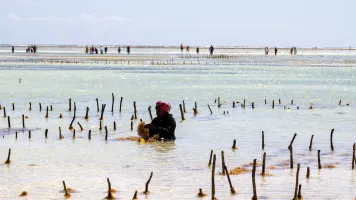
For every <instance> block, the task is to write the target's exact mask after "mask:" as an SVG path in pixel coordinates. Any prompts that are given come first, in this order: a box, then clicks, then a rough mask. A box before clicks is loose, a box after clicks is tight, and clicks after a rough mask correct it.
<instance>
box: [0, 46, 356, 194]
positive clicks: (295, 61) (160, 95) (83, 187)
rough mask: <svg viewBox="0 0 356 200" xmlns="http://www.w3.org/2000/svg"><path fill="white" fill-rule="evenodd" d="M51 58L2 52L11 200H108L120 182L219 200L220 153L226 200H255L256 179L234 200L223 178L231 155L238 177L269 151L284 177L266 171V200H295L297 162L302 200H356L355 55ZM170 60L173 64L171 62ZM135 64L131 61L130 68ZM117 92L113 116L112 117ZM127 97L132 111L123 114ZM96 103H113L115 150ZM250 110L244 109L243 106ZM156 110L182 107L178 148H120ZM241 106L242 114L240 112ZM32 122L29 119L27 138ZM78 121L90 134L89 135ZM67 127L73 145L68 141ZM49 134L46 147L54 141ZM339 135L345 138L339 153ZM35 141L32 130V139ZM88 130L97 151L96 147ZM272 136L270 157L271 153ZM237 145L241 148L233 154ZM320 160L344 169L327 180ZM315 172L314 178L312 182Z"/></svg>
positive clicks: (1, 187) (6, 179) (127, 188)
mask: <svg viewBox="0 0 356 200" xmlns="http://www.w3.org/2000/svg"><path fill="white" fill-rule="evenodd" d="M51 48H53V47H51ZM53 49H54V50H53V52H49V51H47V52H39V53H38V54H35V55H33V54H26V53H18V54H14V55H12V54H11V53H7V52H2V53H0V60H1V62H0V85H1V89H0V104H1V106H2V107H3V108H4V107H6V112H7V116H10V117H11V128H10V129H9V128H8V124H7V118H4V117H3V109H2V110H0V115H1V117H0V135H1V138H0V147H1V148H0V155H2V157H3V162H5V160H6V158H7V152H8V149H9V148H11V151H12V154H11V161H12V163H11V164H10V165H0V173H1V175H2V178H1V179H0V198H1V199H16V198H20V197H18V195H19V194H20V193H21V192H22V191H23V190H26V191H27V192H28V193H29V194H28V197H26V198H27V199H62V198H64V196H63V195H64V194H63V193H61V190H63V187H62V181H63V180H64V181H66V184H67V187H70V188H73V189H74V190H75V193H72V197H71V199H103V198H104V197H105V196H106V195H107V182H106V178H110V181H111V183H112V187H113V188H115V189H116V190H118V192H117V193H115V194H114V196H115V197H117V198H119V199H132V196H133V194H134V192H135V190H138V192H139V196H138V197H139V199H199V198H198V197H197V196H196V195H197V193H198V189H199V188H203V191H204V192H206V193H207V194H208V197H205V198H206V199H209V198H211V168H209V167H208V161H209V155H210V150H214V153H215V154H216V156H217V163H216V176H215V184H216V197H217V198H218V199H251V197H252V196H253V193H252V179H251V172H249V173H246V174H241V175H231V176H230V178H231V181H232V184H233V186H234V187H235V189H236V191H237V194H236V195H230V189H229V183H228V181H227V177H226V176H221V175H219V174H218V173H219V172H221V171H222V169H221V168H222V167H221V151H222V150H223V151H224V154H225V162H226V165H227V167H228V169H229V170H230V169H233V168H235V167H241V166H243V165H246V164H249V163H250V162H252V161H253V159H257V162H259V163H261V162H262V155H263V153H264V152H266V154H267V159H266V166H267V167H268V166H275V167H276V168H275V169H273V170H272V169H267V171H268V172H269V173H271V174H273V176H270V177H262V176H261V175H260V173H261V170H262V169H261V167H260V166H259V167H257V172H256V185H257V195H258V196H259V198H260V199H291V198H293V196H294V189H295V177H296V168H297V163H300V167H301V168H300V176H299V183H300V184H302V195H303V196H304V199H353V198H355V196H356V189H355V186H356V180H355V178H356V171H355V170H354V171H353V170H352V169H351V163H352V145H353V144H354V142H355V138H356V137H355V133H356V125H355V123H354V122H355V120H356V117H355V116H356V108H355V106H354V105H355V103H356V97H355V94H356V81H355V77H356V70H355V69H356V68H355V64H354V60H355V58H356V56H355V55H354V52H353V51H349V50H327V51H326V50H325V51H326V53H325V51H324V52H323V50H305V51H304V52H303V50H300V51H298V55H295V56H290V55H287V53H285V54H282V55H279V56H277V57H275V56H272V55H270V56H264V55H263V51H260V50H228V49H226V50H224V51H222V52H217V54H219V53H221V54H224V55H230V56H231V57H230V58H208V57H206V52H203V55H201V57H197V56H196V55H195V54H193V53H191V55H190V56H189V55H186V53H184V54H183V55H181V54H180V52H179V51H176V50H175V49H168V50H167V49H165V48H162V49H159V50H157V49H140V51H142V52H133V53H132V54H131V55H116V54H115V53H114V52H112V53H111V52H109V54H108V55H104V56H106V58H105V59H109V60H110V61H109V63H108V62H107V61H105V62H104V61H102V60H103V59H102V58H100V55H99V56H91V55H84V54H83V53H80V52H79V50H80V49H77V48H68V49H65V48H64V49H63V48H58V47H57V48H53ZM234 51H237V52H238V53H234ZM239 51H244V52H239ZM286 52H287V51H286ZM50 58H52V59H60V60H65V61H77V60H81V61H82V62H81V63H74V62H73V63H60V62H57V63H55V62H49V61H48V59H50ZM45 59H47V61H45ZM171 59H173V62H172V63H169V62H168V61H169V60H171ZM122 60H124V62H122ZM127 60H130V61H131V62H130V63H126V61H127ZM152 62H153V63H156V64H152ZM157 62H159V64H157ZM20 79H21V82H20ZM112 93H113V94H114V96H115V101H114V107H113V108H114V112H111V107H112V101H111V98H112ZM121 97H123V104H122V112H121V113H119V102H120V98H121ZM218 97H220V99H221V102H222V106H221V107H220V108H219V107H218V106H217V103H215V99H217V98H218ZM69 98H72V102H73V103H74V102H75V103H76V108H77V111H76V116H77V118H76V120H75V122H74V123H73V126H74V128H75V129H76V139H75V140H73V139H72V134H73V132H72V131H71V130H69V129H68V127H69V124H70V122H71V120H72V118H73V115H74V112H73V105H72V111H71V112H70V111H68V107H69V105H68V104H69V103H68V102H69V100H68V99H69ZM96 98H98V99H99V104H100V107H101V104H106V109H105V112H104V120H103V127H104V126H107V128H108V133H109V134H108V141H105V139H104V138H105V131H104V129H103V130H99V118H100V112H97V105H96ZM244 99H245V101H246V107H245V109H243V108H242V107H241V103H242V102H243V101H244ZM265 99H266V101H267V104H265ZM279 99H280V100H281V104H279V102H278V100H279ZM158 100H164V101H168V102H169V103H170V104H171V105H172V114H173V116H174V117H175V119H176V121H177V129H176V137H177V140H176V141H175V142H155V143H145V144H142V143H138V142H132V141H118V140H117V138H119V137H127V136H136V135H137V133H136V127H137V124H138V122H139V119H142V120H143V121H145V122H147V123H148V122H149V120H150V118H149V114H148V109H147V108H148V106H149V105H154V104H155V102H156V101H158ZM183 100H184V101H185V105H186V110H187V113H185V118H186V120H184V121H181V119H180V111H179V104H181V103H182V101H183ZM273 100H274V101H275V108H274V109H272V101H273ZM291 100H293V103H294V104H293V105H292V104H291ZM339 100H341V105H339ZM134 101H135V102H136V104H137V115H138V119H137V120H134V130H133V131H131V130H130V118H131V115H132V114H133V102H134ZM233 101H235V102H236V101H238V102H241V103H236V107H235V108H233V107H232V102H233ZM29 102H31V103H32V110H31V111H29ZM195 102H197V105H198V111H199V114H198V115H196V116H194V114H193V110H192V108H193V107H194V103H195ZM252 102H254V105H255V108H254V109H252V107H251V104H252ZM12 103H14V104H15V110H12ZM39 103H41V105H42V111H41V112H40V111H39ZM347 104H348V105H347ZM50 105H52V107H53V111H49V118H45V115H46V107H47V106H50ZM207 105H210V106H211V108H212V112H213V114H210V111H209V109H208V106H207ZM310 106H312V109H309V107H310ZM86 107H89V109H90V111H89V119H88V120H85V119H84V116H85V110H86ZM297 107H299V109H297ZM224 111H225V114H224ZM227 112H228V114H227ZM22 114H24V115H25V116H28V119H26V120H25V126H26V127H25V129H23V128H22V119H21V117H22ZM60 114H62V115H63V118H62V119H60V118H59V115H60ZM153 114H154V113H153ZM114 121H115V122H116V125H117V130H116V131H114V130H113V122H114ZM77 122H80V123H81V124H82V126H83V128H84V130H83V131H80V128H79V126H78V124H77ZM59 127H61V129H62V134H63V135H64V139H62V140H60V139H59V132H58V128H59ZM46 129H48V139H45V130H46ZM331 129H335V131H334V135H333V139H334V148H335V149H334V151H333V152H332V151H331V148H330V132H331ZM28 130H31V133H32V135H31V139H29V138H28ZM89 130H91V131H92V139H91V140H88V132H89ZM16 131H17V132H18V138H17V139H16V138H15V132H16ZM262 131H264V134H265V145H266V146H265V149H264V151H263V150H262V149H261V132H262ZM294 133H297V137H296V139H295V141H294V143H293V153H294V154H293V157H294V169H290V166H289V151H288V149H287V148H288V145H289V143H290V141H291V139H292V137H293V135H294ZM311 135H314V140H313V149H312V151H309V141H310V137H311ZM234 139H236V141H237V146H238V149H237V150H234V151H233V150H232V149H231V146H232V143H233V140H234ZM318 150H321V162H322V165H325V164H333V165H335V166H336V168H334V169H327V168H323V169H321V170H318V161H317V151H318ZM308 166H309V167H310V169H311V177H310V179H306V169H307V167H308ZM245 167H246V168H248V169H252V167H251V166H245ZM151 172H153V178H152V181H151V183H150V185H149V190H150V194H149V195H148V196H145V195H143V194H141V193H140V192H142V191H144V189H145V183H146V181H147V180H148V178H149V175H150V173H151Z"/></svg>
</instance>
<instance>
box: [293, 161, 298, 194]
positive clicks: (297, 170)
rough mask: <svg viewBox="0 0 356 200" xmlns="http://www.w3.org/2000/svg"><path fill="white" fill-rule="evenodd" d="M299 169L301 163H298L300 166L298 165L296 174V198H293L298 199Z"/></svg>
mask: <svg viewBox="0 0 356 200" xmlns="http://www.w3.org/2000/svg"><path fill="white" fill-rule="evenodd" d="M299 170H300V164H299V163H298V166H297V176H296V178H295V191H294V198H293V200H296V199H297V195H298V186H299V184H298V181H299Z"/></svg>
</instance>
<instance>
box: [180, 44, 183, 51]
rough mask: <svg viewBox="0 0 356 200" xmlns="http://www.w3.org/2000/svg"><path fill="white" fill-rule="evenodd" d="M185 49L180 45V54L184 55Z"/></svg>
mask: <svg viewBox="0 0 356 200" xmlns="http://www.w3.org/2000/svg"><path fill="white" fill-rule="evenodd" d="M183 49H184V47H183V44H180V52H181V53H183Z"/></svg>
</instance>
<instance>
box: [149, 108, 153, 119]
mask: <svg viewBox="0 0 356 200" xmlns="http://www.w3.org/2000/svg"><path fill="white" fill-rule="evenodd" d="M151 108H152V107H151V106H148V113H149V114H150V119H151V121H152V119H153V117H152V111H151Z"/></svg>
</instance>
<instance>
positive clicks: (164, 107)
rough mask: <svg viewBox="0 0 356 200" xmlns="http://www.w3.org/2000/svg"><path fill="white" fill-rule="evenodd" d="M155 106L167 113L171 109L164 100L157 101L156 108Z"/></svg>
mask: <svg viewBox="0 0 356 200" xmlns="http://www.w3.org/2000/svg"><path fill="white" fill-rule="evenodd" d="M157 108H160V109H161V110H163V111H164V112H166V113H169V111H170V110H171V105H169V103H167V102H164V101H157V103H156V109H157Z"/></svg>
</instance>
